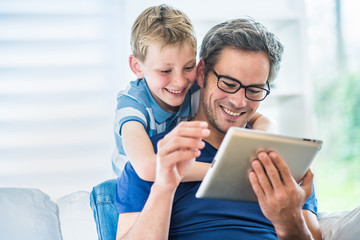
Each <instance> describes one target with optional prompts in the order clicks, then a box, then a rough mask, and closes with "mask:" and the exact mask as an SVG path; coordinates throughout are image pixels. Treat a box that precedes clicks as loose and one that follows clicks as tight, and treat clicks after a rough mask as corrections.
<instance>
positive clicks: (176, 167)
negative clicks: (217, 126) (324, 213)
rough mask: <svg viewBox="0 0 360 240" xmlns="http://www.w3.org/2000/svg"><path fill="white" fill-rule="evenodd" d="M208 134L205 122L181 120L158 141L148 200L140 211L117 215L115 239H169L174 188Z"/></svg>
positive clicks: (202, 145) (186, 171) (187, 169)
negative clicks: (153, 179) (154, 171)
mask: <svg viewBox="0 0 360 240" xmlns="http://www.w3.org/2000/svg"><path fill="white" fill-rule="evenodd" d="M209 133H210V132H209V130H208V129H207V123H205V122H198V121H193V122H182V123H180V124H179V125H178V126H177V127H176V128H174V129H173V131H171V132H170V133H169V134H167V135H166V136H165V137H164V138H163V139H162V140H160V141H159V142H158V153H157V158H156V178H155V182H154V184H153V185H152V187H151V191H150V195H149V197H148V200H147V202H146V204H145V206H144V208H143V210H142V212H141V213H122V214H120V216H119V222H118V231H117V239H149V240H151V239H154V240H155V239H156V240H157V239H167V238H168V231H169V225H170V217H171V210H172V203H173V198H174V195H175V191H176V189H177V187H178V185H179V183H180V181H181V180H182V179H183V177H184V176H185V175H186V174H187V173H188V172H189V171H190V169H191V168H192V166H193V164H194V161H195V158H196V157H198V156H199V155H200V151H199V149H202V148H203V147H204V146H205V144H204V142H203V141H202V138H204V137H207V136H208V135H209ZM154 220H156V221H154Z"/></svg>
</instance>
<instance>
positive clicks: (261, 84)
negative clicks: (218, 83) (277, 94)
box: [219, 74, 267, 88]
mask: <svg viewBox="0 0 360 240" xmlns="http://www.w3.org/2000/svg"><path fill="white" fill-rule="evenodd" d="M219 76H221V77H224V78H227V79H230V80H233V81H236V82H239V83H240V84H241V85H243V86H246V87H248V86H250V87H261V88H265V87H266V83H267V82H265V83H254V84H249V85H244V84H243V83H242V82H241V81H240V80H238V79H236V78H233V77H230V76H228V75H221V74H219Z"/></svg>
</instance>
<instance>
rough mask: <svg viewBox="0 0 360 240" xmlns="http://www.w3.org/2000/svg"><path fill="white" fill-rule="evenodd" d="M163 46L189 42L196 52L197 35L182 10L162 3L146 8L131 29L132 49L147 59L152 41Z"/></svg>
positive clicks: (138, 55) (141, 58)
mask: <svg viewBox="0 0 360 240" xmlns="http://www.w3.org/2000/svg"><path fill="white" fill-rule="evenodd" d="M154 42H157V43H160V44H161V47H165V46H169V45H183V44H184V43H187V44H189V46H190V47H192V48H193V49H194V52H195V53H196V47H197V46H196V35H195V30H194V27H193V25H192V23H191V21H190V19H189V18H188V17H187V16H186V15H185V13H183V12H182V11H180V10H177V9H174V8H172V7H170V6H169V5H166V4H162V5H159V6H153V7H149V8H147V9H145V10H144V11H143V12H142V13H141V14H140V15H139V16H138V17H137V19H136V20H135V22H134V25H133V26H132V30H131V40H130V44H131V50H132V52H133V54H134V56H135V57H136V58H137V59H139V60H140V61H142V62H143V61H145V58H146V53H147V48H148V46H149V44H151V43H154Z"/></svg>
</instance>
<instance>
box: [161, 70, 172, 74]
mask: <svg viewBox="0 0 360 240" xmlns="http://www.w3.org/2000/svg"><path fill="white" fill-rule="evenodd" d="M160 72H161V73H165V74H166V73H170V72H171V70H161V71H160Z"/></svg>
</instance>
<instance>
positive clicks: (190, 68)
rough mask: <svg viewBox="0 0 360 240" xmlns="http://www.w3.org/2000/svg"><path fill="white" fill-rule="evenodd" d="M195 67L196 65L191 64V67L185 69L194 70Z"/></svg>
mask: <svg viewBox="0 0 360 240" xmlns="http://www.w3.org/2000/svg"><path fill="white" fill-rule="evenodd" d="M194 67H195V65H192V66H190V67H186V68H185V70H187V71H190V70H193V69H194Z"/></svg>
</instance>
